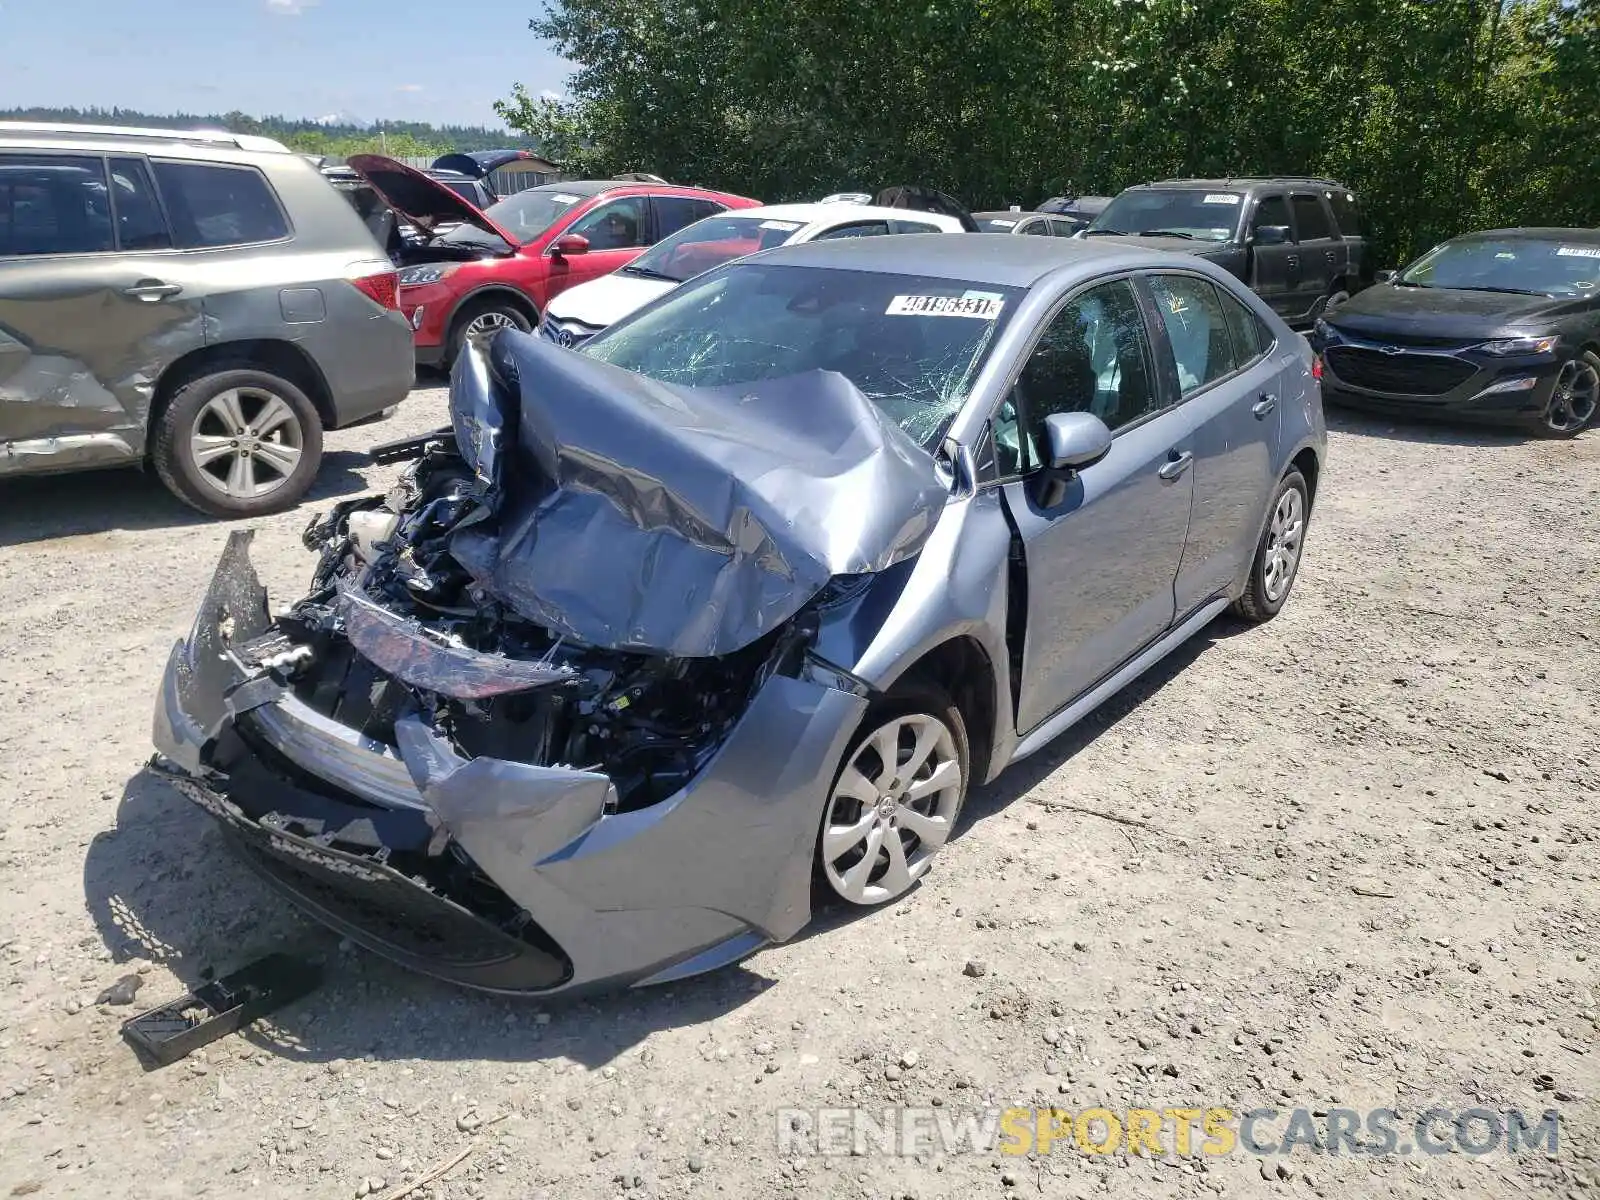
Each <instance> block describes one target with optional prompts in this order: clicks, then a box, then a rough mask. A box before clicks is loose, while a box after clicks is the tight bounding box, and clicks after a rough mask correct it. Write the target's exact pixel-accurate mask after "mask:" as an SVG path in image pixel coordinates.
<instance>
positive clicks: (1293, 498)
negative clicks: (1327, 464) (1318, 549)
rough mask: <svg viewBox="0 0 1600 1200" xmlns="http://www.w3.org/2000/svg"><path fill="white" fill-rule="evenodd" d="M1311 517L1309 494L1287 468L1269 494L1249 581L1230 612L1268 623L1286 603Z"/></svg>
mask: <svg viewBox="0 0 1600 1200" xmlns="http://www.w3.org/2000/svg"><path fill="white" fill-rule="evenodd" d="M1310 516H1311V492H1310V489H1308V488H1307V487H1306V478H1305V476H1304V475H1302V474H1300V471H1299V469H1298V468H1295V467H1291V468H1290V469H1289V472H1288V473H1287V474H1286V475H1284V477H1283V478H1282V479H1281V480H1280V481H1279V482H1278V490H1277V491H1276V492H1275V493H1274V494H1273V497H1272V507H1271V509H1270V510H1269V515H1268V517H1267V527H1266V528H1265V529H1264V530H1262V531H1261V541H1260V542H1259V543H1258V544H1257V545H1256V554H1255V558H1254V559H1252V560H1251V563H1250V578H1249V580H1248V581H1247V582H1246V583H1245V589H1244V594H1243V595H1241V596H1240V597H1239V598H1238V599H1237V600H1235V601H1234V602H1233V611H1234V612H1236V613H1237V614H1238V615H1239V616H1241V617H1243V618H1244V619H1245V620H1247V621H1255V622H1257V623H1259V622H1261V621H1269V620H1271V619H1272V618H1273V617H1275V616H1277V615H1278V610H1279V609H1281V608H1282V607H1283V606H1284V603H1285V602H1286V601H1287V600H1288V599H1289V592H1290V591H1291V590H1292V589H1293V588H1294V581H1295V579H1296V578H1297V577H1298V576H1299V574H1300V556H1301V553H1302V552H1303V551H1304V549H1305V538H1306V522H1307V521H1308V519H1309V518H1310Z"/></svg>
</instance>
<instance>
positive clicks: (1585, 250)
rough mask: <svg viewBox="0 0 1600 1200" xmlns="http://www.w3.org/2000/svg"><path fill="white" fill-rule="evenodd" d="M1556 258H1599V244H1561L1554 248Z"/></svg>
mask: <svg viewBox="0 0 1600 1200" xmlns="http://www.w3.org/2000/svg"><path fill="white" fill-rule="evenodd" d="M1556 257H1557V258H1600V246H1562V247H1560V248H1559V249H1557V250H1556Z"/></svg>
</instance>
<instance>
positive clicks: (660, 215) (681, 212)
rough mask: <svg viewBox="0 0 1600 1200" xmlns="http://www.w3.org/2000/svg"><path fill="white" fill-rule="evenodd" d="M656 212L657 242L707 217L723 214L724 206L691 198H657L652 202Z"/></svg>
mask: <svg viewBox="0 0 1600 1200" xmlns="http://www.w3.org/2000/svg"><path fill="white" fill-rule="evenodd" d="M651 203H652V204H653V205H654V206H655V210H656V240H657V241H659V240H661V239H662V238H668V237H671V236H672V235H673V234H675V233H677V232H678V230H680V229H682V228H684V227H685V226H688V225H693V224H694V223H695V222H696V221H701V220H704V219H705V218H706V217H712V216H715V215H716V214H717V213H719V212H722V211H723V209H722V205H720V204H713V203H712V202H711V201H709V200H696V199H694V198H693V197H691V196H656V197H654V198H653V199H652V200H651Z"/></svg>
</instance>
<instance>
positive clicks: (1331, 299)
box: [1312, 283, 1350, 320]
mask: <svg viewBox="0 0 1600 1200" xmlns="http://www.w3.org/2000/svg"><path fill="white" fill-rule="evenodd" d="M1348 299H1350V292H1349V290H1348V289H1347V288H1345V286H1344V285H1343V284H1338V283H1336V284H1334V285H1333V290H1332V291H1331V292H1329V293H1328V294H1327V295H1326V296H1324V297H1323V298H1322V303H1321V304H1319V305H1318V306H1317V311H1316V312H1315V313H1313V314H1312V317H1313V319H1314V320H1316V319H1320V318H1322V317H1325V316H1327V315H1328V314H1329V313H1331V312H1333V311H1334V310H1335V309H1337V308H1338V307H1339V306H1340V305H1341V304H1343V303H1344V302H1345V301H1346V300H1348Z"/></svg>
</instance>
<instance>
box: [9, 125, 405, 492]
mask: <svg viewBox="0 0 1600 1200" xmlns="http://www.w3.org/2000/svg"><path fill="white" fill-rule="evenodd" d="M413 378H414V374H413V366H412V352H411V331H410V328H409V327H408V326H407V324H406V321H405V318H404V317H403V316H402V315H401V313H400V310H399V304H398V298H397V281H396V275H395V271H394V267H393V266H392V264H391V263H390V262H389V261H388V259H387V258H386V257H385V256H384V254H383V252H382V251H381V250H380V248H379V247H378V245H377V243H376V242H375V241H374V240H373V237H372V235H371V233H369V232H368V230H367V229H366V227H365V226H364V225H363V224H362V223H361V220H360V219H359V218H358V217H357V216H356V214H355V213H354V212H353V211H352V210H351V208H350V205H349V204H348V203H346V202H345V200H344V199H343V198H342V197H341V196H340V195H339V194H338V193H337V192H336V191H335V190H334V189H333V188H332V187H330V186H329V185H328V183H327V181H326V180H324V179H323V178H322V176H321V175H320V174H319V173H318V171H317V170H316V168H314V167H313V166H312V165H311V164H310V163H308V162H306V161H305V159H304V158H302V157H301V156H300V155H298V154H294V153H291V152H290V151H289V150H288V149H286V148H285V147H284V146H282V145H280V144H278V143H277V142H274V141H270V140H268V139H266V138H258V137H249V136H244V135H234V134H230V133H220V132H218V133H212V132H188V131H178V130H151V129H122V128H115V127H97V126H55V125H34V124H16V123H10V122H0V476H5V475H20V474H34V473H40V472H50V471H67V470H77V469H80V468H88V467H104V466H119V465H126V464H145V465H149V466H151V467H153V468H154V469H155V470H156V472H157V473H158V474H159V475H160V477H161V479H162V481H163V482H164V483H165V484H166V485H167V486H168V487H169V488H170V489H171V490H172V491H173V492H174V493H176V494H177V495H178V496H179V497H180V498H181V499H183V500H184V501H185V502H187V503H188V504H190V505H192V506H194V507H195V508H197V509H200V510H201V511H203V512H206V513H210V514H212V515H214V516H219V517H248V516H254V515H257V514H260V513H264V512H271V511H275V510H278V509H282V508H287V507H289V506H291V505H293V504H294V503H295V502H296V501H297V500H298V499H299V498H300V497H301V496H302V495H303V494H304V493H305V491H306V489H307V488H308V487H309V486H310V484H311V481H312V479H313V478H314V477H315V475H316V473H317V468H318V465H319V463H320V461H321V457H322V430H323V429H324V428H325V427H326V428H334V427H337V426H341V425H348V424H350V423H352V422H355V421H359V420H362V419H363V418H366V417H371V416H374V415H375V414H378V413H382V412H384V411H386V410H388V409H391V408H393V407H394V406H395V405H396V404H398V403H399V402H400V400H401V399H403V398H404V397H405V395H406V393H407V392H408V391H409V390H410V388H411V384H412V381H413Z"/></svg>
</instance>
